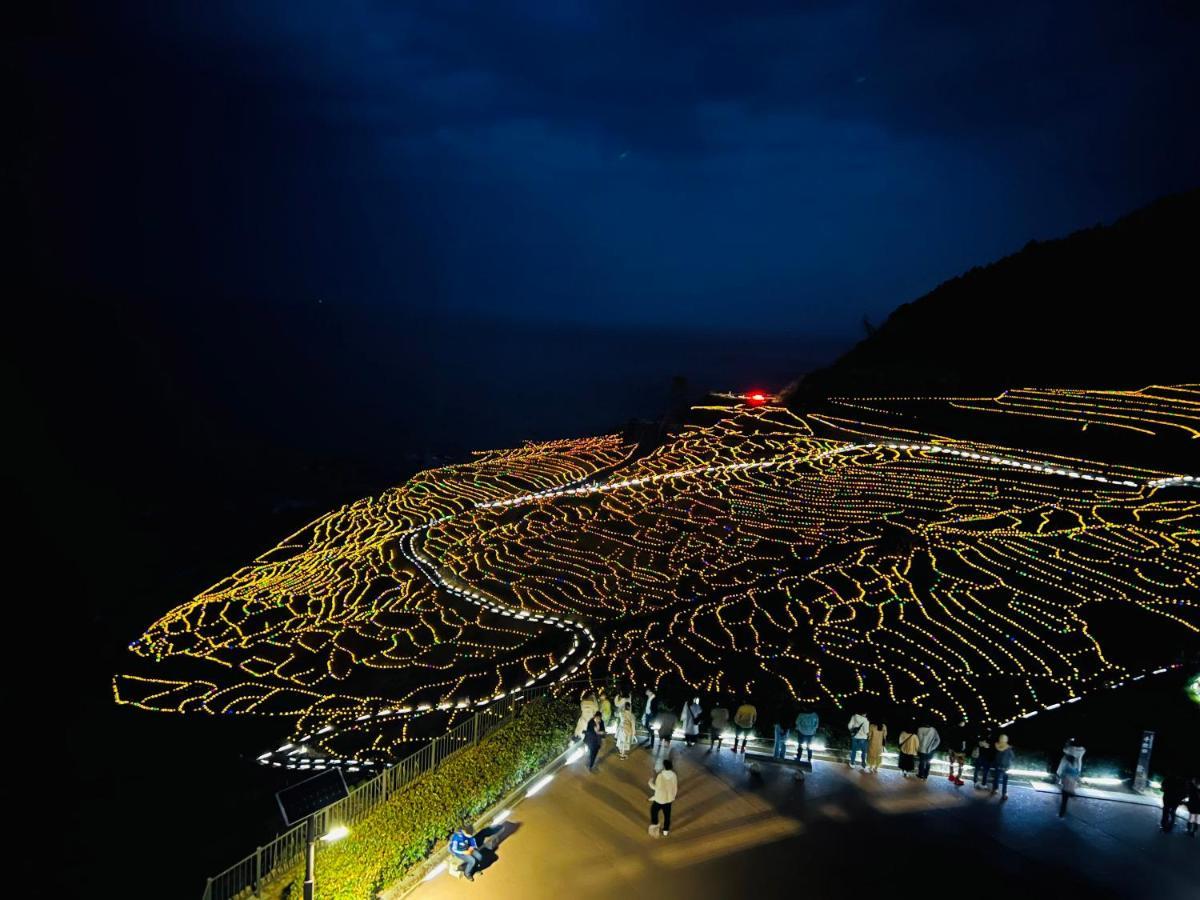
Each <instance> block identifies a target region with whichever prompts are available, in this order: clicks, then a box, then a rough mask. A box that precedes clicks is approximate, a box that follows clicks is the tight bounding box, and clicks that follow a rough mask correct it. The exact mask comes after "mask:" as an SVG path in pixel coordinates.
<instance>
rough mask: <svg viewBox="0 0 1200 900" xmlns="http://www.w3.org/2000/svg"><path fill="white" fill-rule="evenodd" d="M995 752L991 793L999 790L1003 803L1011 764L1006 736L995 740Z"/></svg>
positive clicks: (1064, 802) (1006, 797) (1064, 804)
mask: <svg viewBox="0 0 1200 900" xmlns="http://www.w3.org/2000/svg"><path fill="white" fill-rule="evenodd" d="M995 750H996V755H995V757H994V758H993V759H992V793H993V794H995V793H996V790H997V788H999V789H1000V791H1001V793H1000V801H1001V802H1004V801H1005V800H1007V799H1008V770H1009V769H1011V768H1012V764H1013V748H1012V745H1010V744H1009V743H1008V735H1007V734H1002V735H1000V737H999V738H997V739H996V743H995ZM1063 808H1064V809H1065V808H1066V800H1064V801H1063ZM1059 815H1061V813H1060V814H1059Z"/></svg>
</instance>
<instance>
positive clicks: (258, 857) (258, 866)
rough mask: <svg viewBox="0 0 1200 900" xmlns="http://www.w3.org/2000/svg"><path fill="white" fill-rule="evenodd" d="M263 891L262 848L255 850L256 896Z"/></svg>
mask: <svg viewBox="0 0 1200 900" xmlns="http://www.w3.org/2000/svg"><path fill="white" fill-rule="evenodd" d="M261 890H262V847H255V848H254V896H255V897H257V896H258V895H259V893H258V892H259V891H261Z"/></svg>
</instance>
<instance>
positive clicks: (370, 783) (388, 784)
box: [203, 687, 550, 900]
mask: <svg viewBox="0 0 1200 900" xmlns="http://www.w3.org/2000/svg"><path fill="white" fill-rule="evenodd" d="M548 694H550V688H549V687H538V688H531V689H529V690H526V691H523V692H521V693H520V694H517V695H511V694H510V695H509V696H508V697H506V698H504V699H503V700H500V701H497V702H496V703H493V704H491V705H490V706H488V707H486V708H485V709H482V710H480V711H479V712H477V713H475V715H473V716H471V718H470V719H468V720H467V721H465V722H462V723H460V724H459V725H457V726H455V727H454V728H452V729H450V730H449V731H447V732H446V733H445V734H443V735H442V736H441V737H437V738H434V739H433V740H432V741H430V742H429V743H428V744H426V745H425V746H424V747H422V748H421V749H420V750H418V751H417V752H416V753H413V754H411V755H410V756H406V757H405V758H404V759H402V760H400V761H399V762H396V763H394V764H392V765H390V766H388V767H387V768H386V769H384V770H383V771H382V772H380V773H379V774H378V775H376V776H375V777H374V778H371V779H369V780H367V781H364V782H363V783H362V784H359V785H357V786H355V787H354V788H352V789H351V790H350V793H349V794H348V795H347V796H346V797H344V798H343V799H341V800H338V801H337V802H336V803H331V804H330V805H329V806H326V807H325V808H324V809H322V810H319V811H318V812H317V813H316V814H315V818H316V833H317V834H325V833H326V832H328V831H329V830H330V828H332V827H333V826H335V825H347V826H349V825H353V824H355V823H356V822H359V821H361V820H362V819H364V818H365V817H366V816H367V815H368V814H369V813H370V812H371V811H372V810H373V809H375V807H377V806H378V805H379V804H381V803H383V802H384V801H385V800H387V798H388V797H390V796H392V795H393V794H395V793H397V792H398V791H401V790H403V789H404V787H405V786H407V785H408V784H409V782H411V781H412V780H413V779H415V778H417V777H418V776H420V775H424V774H425V773H426V772H431V771H433V770H434V769H436V768H437V767H438V766H439V765H440V764H441V763H442V762H444V761H445V760H446V759H448V758H449V757H451V756H453V755H454V754H455V753H457V752H458V751H459V750H463V749H465V748H466V747H471V746H474V745H475V744H477V743H479V741H480V740H481V739H482V738H483V737H485V736H487V735H489V734H491V733H492V732H493V731H495V730H496V729H497V728H499V727H500V726H501V725H503V724H504V723H505V722H507V721H508V720H509V719H510V718H512V716H513V714H514V713H515V712H516V710H517V708H518V707H520V706H521V705H522V704H524V703H525V702H527V701H529V700H534V699H537V698H539V697H543V696H546V695H548ZM307 829H308V825H307V823H305V822H302V823H300V824H299V825H297V826H295V827H294V828H291V829H290V830H288V831H285V832H284V833H283V834H281V835H279V836H278V837H276V838H275V839H274V840H273V841H271V842H270V843H269V844H267V845H266V846H263V847H259V848H258V849H256V850H255V851H254V852H253V853H251V854H250V855H249V856H247V857H246V858H245V859H242V860H239V861H238V862H236V863H234V864H233V865H232V866H230V867H229V868H228V869H226V870H225V871H224V872H222V873H220V874H219V875H215V876H213V877H212V878H209V879H208V883H207V884H206V885H205V887H204V896H203V900H243V898H246V897H259V896H261V892H262V889H263V886H264V884H266V883H267V882H268V881H270V880H271V879H272V878H274V877H277V876H279V875H281V874H282V873H283V872H284V871H286V869H287V868H288V867H290V866H293V865H296V864H298V863H300V862H301V861H302V860H303V859H304V853H305V850H306V848H307V844H308V833H307Z"/></svg>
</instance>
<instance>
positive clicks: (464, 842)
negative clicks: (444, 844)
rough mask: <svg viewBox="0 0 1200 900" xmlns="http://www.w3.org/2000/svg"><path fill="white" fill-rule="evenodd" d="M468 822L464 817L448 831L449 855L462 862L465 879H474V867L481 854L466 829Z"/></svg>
mask: <svg viewBox="0 0 1200 900" xmlns="http://www.w3.org/2000/svg"><path fill="white" fill-rule="evenodd" d="M469 825H470V823H469V822H468V821H467V820H466V819H464V820H463V822H462V824H461V825H459V826H458V827H457V828H455V829H454V830H453V831H452V832H450V848H449V849H450V855H451V856H453V857H454V858H455V859H457V860H458V861H459V862H461V863H462V873H463V877H464V878H466V879H467V881H474V880H475V869H477V868H478V867H479V862H480V860H481V859H482V855H481V854H480V852H479V844H478V843H477V842H476V840H475V838H474V836H473V835H471V833H470V832H469V831H468V830H467V829H468V827H469Z"/></svg>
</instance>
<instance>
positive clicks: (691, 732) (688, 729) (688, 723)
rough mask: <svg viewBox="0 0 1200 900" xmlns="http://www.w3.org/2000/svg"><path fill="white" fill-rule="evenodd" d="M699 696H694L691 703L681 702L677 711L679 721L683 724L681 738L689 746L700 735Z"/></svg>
mask: <svg viewBox="0 0 1200 900" xmlns="http://www.w3.org/2000/svg"><path fill="white" fill-rule="evenodd" d="M701 712H702V710H701V709H700V698H699V697H694V698H693V699H692V702H691V703H685V704H683V709H682V710H680V712H679V721H680V722H681V723H682V724H683V739H684V741H685V742H686V743H687V745H688V746H689V747H690V746H692V744H694V743H696V739H697V738H698V737H699V736H700V713H701Z"/></svg>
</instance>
